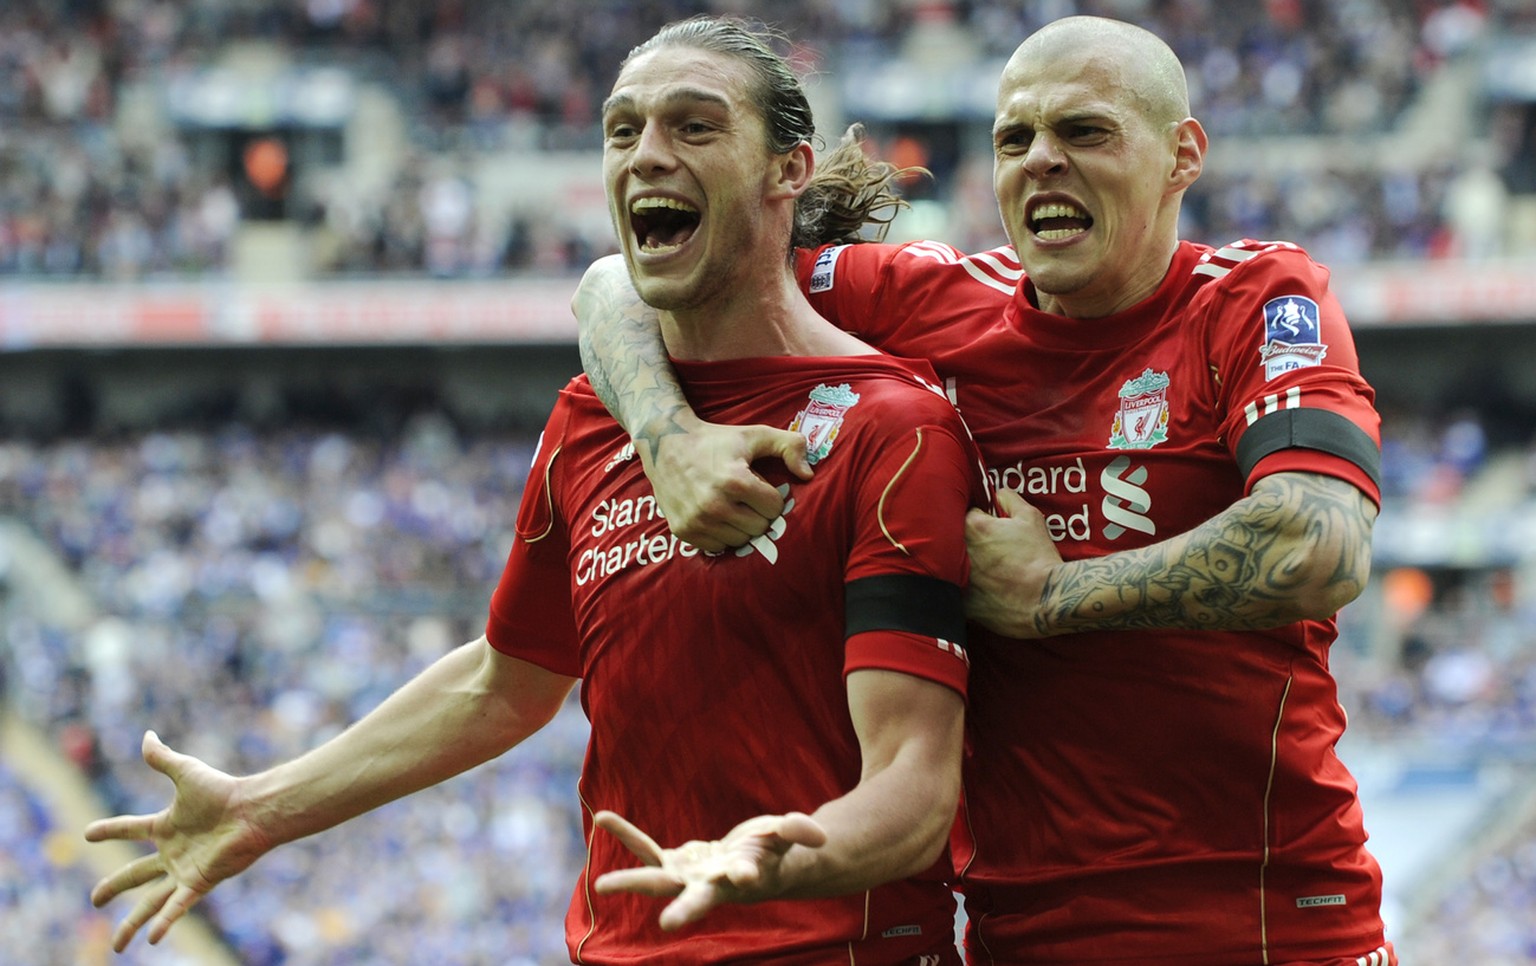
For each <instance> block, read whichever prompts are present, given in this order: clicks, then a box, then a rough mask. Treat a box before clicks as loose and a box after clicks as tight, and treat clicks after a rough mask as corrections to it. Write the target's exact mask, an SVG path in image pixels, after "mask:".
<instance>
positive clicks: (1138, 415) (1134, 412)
mask: <svg viewBox="0 0 1536 966" xmlns="http://www.w3.org/2000/svg"><path fill="white" fill-rule="evenodd" d="M1168 381H1169V380H1168V373H1166V372H1153V371H1152V370H1151V369H1147V370H1146V371H1145V372H1143V373H1142V374H1141V375H1139V376H1137V377H1136V378H1135V379H1128V380H1126V383H1125V385H1123V386H1121V387H1120V411H1119V412H1117V413H1115V422H1114V425H1113V426H1111V427H1110V428H1109V447H1110V449H1151V448H1152V447H1154V446H1156V445H1157V444H1158V443H1161V442H1163V441H1164V440H1166V439H1167V438H1168Z"/></svg>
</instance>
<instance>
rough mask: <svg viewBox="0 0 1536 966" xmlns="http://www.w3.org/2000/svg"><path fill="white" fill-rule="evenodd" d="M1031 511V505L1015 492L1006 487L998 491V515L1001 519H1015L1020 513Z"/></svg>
mask: <svg viewBox="0 0 1536 966" xmlns="http://www.w3.org/2000/svg"><path fill="white" fill-rule="evenodd" d="M1027 509H1029V503H1028V501H1026V500H1025V499H1024V498H1023V497H1022V496H1019V494H1018V492H1017V491H1015V490H1010V489H1008V488H1007V487H1006V486H1005V487H1003V488H1001V489H999V490H998V491H997V515H998V516H1000V517H1015V516H1018V515H1019V511H1021V510H1027Z"/></svg>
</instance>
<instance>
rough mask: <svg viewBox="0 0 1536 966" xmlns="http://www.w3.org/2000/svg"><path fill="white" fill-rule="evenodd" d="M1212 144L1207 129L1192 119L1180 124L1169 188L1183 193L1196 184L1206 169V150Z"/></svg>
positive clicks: (1175, 137) (1169, 177)
mask: <svg viewBox="0 0 1536 966" xmlns="http://www.w3.org/2000/svg"><path fill="white" fill-rule="evenodd" d="M1209 143H1210V141H1209V139H1208V138H1207V137H1206V136H1205V128H1203V127H1201V126H1200V122H1199V121H1197V120H1195V119H1194V118H1192V117H1186V118H1185V119H1184V120H1182V121H1180V122H1179V126H1178V129H1177V130H1176V131H1175V132H1174V155H1173V170H1172V171H1170V172H1169V174H1168V186H1169V187H1170V188H1171V189H1173V190H1175V191H1182V190H1184V189H1185V188H1188V187H1189V186H1190V185H1192V184H1194V183H1195V179H1196V178H1198V177H1200V172H1201V171H1203V170H1204V169H1205V149H1206V146H1207V145H1208V144H1209Z"/></svg>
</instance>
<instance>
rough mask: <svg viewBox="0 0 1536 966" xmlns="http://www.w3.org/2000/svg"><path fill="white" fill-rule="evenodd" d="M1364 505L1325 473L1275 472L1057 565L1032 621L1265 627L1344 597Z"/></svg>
mask: <svg viewBox="0 0 1536 966" xmlns="http://www.w3.org/2000/svg"><path fill="white" fill-rule="evenodd" d="M1374 519H1375V507H1374V506H1373V505H1372V504H1371V503H1370V501H1368V500H1367V499H1366V498H1365V496H1364V494H1362V493H1361V492H1360V491H1359V490H1358V489H1356V488H1355V487H1354V486H1353V485H1351V484H1349V483H1347V482H1345V481H1343V480H1337V479H1333V478H1331V477H1324V476H1315V475H1311V474H1304V473H1279V474H1275V475H1273V476H1268V477H1265V478H1264V479H1263V480H1260V481H1259V482H1258V483H1257V484H1255V486H1254V489H1253V492H1252V494H1250V495H1249V496H1248V497H1245V498H1244V499H1242V500H1240V501H1238V502H1237V503H1236V504H1233V506H1232V507H1231V508H1230V509H1228V510H1227V511H1225V512H1223V513H1221V514H1218V515H1217V516H1215V517H1213V518H1211V519H1210V520H1208V521H1206V522H1205V523H1204V524H1201V525H1200V526H1199V527H1196V528H1195V529H1194V530H1191V531H1189V532H1188V533H1185V534H1181V535H1180V536H1177V537H1174V538H1172V539H1169V540H1165V541H1163V542H1161V543H1158V544H1154V545H1152V546H1149V547H1143V548H1140V549H1136V550H1128V551H1122V552H1120V553H1113V554H1109V555H1108V556H1105V557H1100V558H1096V559H1087V560H1078V561H1073V562H1071V563H1069V564H1065V565H1063V566H1061V567H1059V568H1057V570H1056V572H1055V573H1054V574H1053V575H1052V577H1051V578H1050V579H1049V580H1048V581H1047V583H1046V586H1045V590H1044V592H1043V593H1042V599H1041V609H1040V611H1039V613H1038V614H1037V616H1036V620H1035V622H1036V627H1037V629H1038V630H1040V631H1041V633H1043V634H1044V633H1061V632H1062V631H1067V630H1088V629H1116V628H1126V629H1140V628H1154V627H1187V628H1200V629H1207V630H1240V629H1252V628H1261V627H1276V626H1279V625H1281V624H1288V623H1291V622H1292V621H1296V620H1300V619H1301V618H1303V617H1306V616H1309V612H1315V611H1316V610H1317V609H1318V607H1320V606H1323V605H1322V604H1320V603H1319V602H1331V601H1348V600H1352V599H1353V598H1354V597H1355V596H1357V595H1358V594H1359V593H1360V591H1361V590H1362V589H1363V587H1364V584H1365V580H1366V578H1367V577H1368V576H1369V573H1370V555H1371V554H1370V551H1371V527H1372V524H1373V522H1374Z"/></svg>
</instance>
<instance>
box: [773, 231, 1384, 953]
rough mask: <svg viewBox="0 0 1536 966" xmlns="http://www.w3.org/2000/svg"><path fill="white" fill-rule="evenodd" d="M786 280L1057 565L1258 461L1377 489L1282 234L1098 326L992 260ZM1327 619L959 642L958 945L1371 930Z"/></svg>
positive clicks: (1366, 415)
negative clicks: (1045, 537) (1019, 517)
mask: <svg viewBox="0 0 1536 966" xmlns="http://www.w3.org/2000/svg"><path fill="white" fill-rule="evenodd" d="M800 274H801V280H802V282H803V283H804V284H805V285H806V286H807V288H808V291H809V292H810V293H811V298H812V301H813V303H814V304H815V305H816V306H817V308H818V309H819V310H820V311H821V312H822V314H823V315H825V316H827V317H828V318H831V319H833V320H834V321H837V322H839V324H841V325H843V326H844V327H845V328H848V329H850V330H852V331H854V332H856V333H858V334H859V335H861V336H862V337H864V338H865V339H866V340H868V341H871V342H873V343H875V344H876V345H879V346H881V347H882V348H884V349H886V350H887V351H890V352H894V353H898V354H902V355H910V356H922V357H924V358H927V359H929V360H930V361H932V362H933V364H934V368H935V369H936V370H937V372H938V373H939V375H940V377H941V378H942V379H943V380H944V383H945V386H946V389H947V391H948V392H949V394H950V396H951V398H952V399H953V400H955V401H956V403H957V406H958V408H959V409H960V412H961V414H962V415H963V416H964V417H965V418H966V421H967V423H968V425H970V427H971V429H972V431H973V432H974V433H975V436H976V440H977V442H978V443H979V444H980V446H981V450H982V454H983V456H984V458H985V459H986V462H987V470H988V473H989V474H990V476H991V479H992V481H993V483H994V484H995V485H996V486H998V487H1005V486H1006V487H1010V488H1012V489H1014V490H1016V491H1018V492H1019V493H1020V494H1021V495H1023V496H1024V497H1025V498H1026V499H1027V500H1029V501H1030V502H1031V503H1032V504H1034V506H1036V507H1037V508H1038V509H1039V510H1040V511H1041V512H1042V513H1043V514H1044V515H1045V518H1046V521H1047V523H1048V526H1049V529H1050V531H1051V535H1052V537H1053V538H1054V540H1055V541H1056V545H1057V547H1058V549H1059V550H1060V551H1061V554H1062V556H1063V557H1064V558H1066V559H1069V560H1071V559H1077V558H1083V557H1091V556H1096V555H1102V554H1107V553H1112V552H1114V551H1116V550H1121V549H1126V548H1132V547H1139V546H1144V545H1147V544H1150V543H1154V542H1157V541H1160V540H1163V539H1165V538H1167V537H1171V536H1174V535H1176V534H1179V533H1182V532H1185V531H1187V530H1190V529H1192V528H1193V527H1195V526H1196V525H1198V524H1200V523H1202V522H1203V521H1205V520H1207V519H1209V518H1210V517H1212V516H1214V515H1216V514H1217V513H1219V512H1221V511H1222V510H1224V509H1226V508H1227V507H1228V506H1230V505H1231V504H1232V503H1233V502H1234V501H1236V500H1237V499H1239V498H1240V497H1242V496H1243V495H1244V493H1245V492H1246V491H1247V490H1248V488H1249V487H1251V486H1252V484H1253V482H1254V481H1255V480H1257V479H1258V478H1260V477H1262V476H1264V475H1266V474H1269V473H1275V472H1279V471H1289V470H1298V471H1306V472H1312V473H1322V474H1329V475H1332V476H1336V477H1340V478H1342V479H1345V480H1348V481H1350V482H1352V483H1354V484H1355V485H1356V486H1358V487H1359V488H1360V489H1361V490H1363V491H1364V492H1365V493H1366V494H1367V495H1368V496H1369V497H1370V498H1371V499H1373V500H1379V490H1378V485H1377V473H1378V462H1379V433H1378V419H1377V416H1376V413H1375V411H1374V409H1373V407H1372V399H1373V394H1372V391H1371V389H1370V387H1369V386H1368V385H1367V384H1366V383H1365V382H1364V381H1363V380H1362V379H1361V377H1360V375H1359V372H1358V364H1357V361H1356V356H1355V349H1354V344H1353V340H1352V338H1351V336H1350V333H1349V330H1348V327H1347V325H1346V323H1345V320H1344V316H1343V314H1342V312H1341V311H1340V309H1339V306H1338V304H1337V302H1336V301H1335V299H1334V297H1333V296H1332V295H1331V294H1330V293H1329V291H1328V286H1327V273H1326V271H1325V270H1324V269H1323V268H1321V267H1320V266H1318V265H1317V264H1315V263H1314V262H1313V261H1312V260H1311V259H1309V258H1308V257H1307V256H1306V254H1305V253H1304V252H1302V251H1301V250H1300V249H1298V248H1296V247H1295V246H1294V245H1290V244H1285V243H1260V242H1251V241H1245V242H1241V243H1238V244H1235V245H1232V246H1230V247H1227V248H1223V249H1220V250H1212V249H1209V248H1206V247H1203V246H1199V245H1193V244H1189V243H1185V244H1182V245H1181V246H1180V247H1179V249H1178V251H1177V253H1176V255H1175V257H1174V259H1173V263H1172V266H1171V267H1170V269H1169V271H1168V274H1167V276H1166V278H1165V279H1164V281H1163V283H1162V285H1161V287H1160V288H1159V289H1158V290H1157V292H1156V293H1155V294H1154V295H1152V296H1151V297H1150V298H1148V299H1147V300H1146V301H1144V302H1142V303H1141V304H1139V305H1136V306H1134V307H1132V308H1130V309H1128V310H1126V311H1125V312H1122V313H1120V314H1117V315H1113V316H1110V317H1107V318H1101V319H1070V318H1064V317H1061V316H1057V315H1051V314H1047V313H1043V312H1041V311H1039V310H1038V309H1037V308H1035V307H1034V305H1033V304H1032V301H1031V299H1032V296H1033V289H1032V288H1031V286H1030V285H1029V283H1028V281H1027V279H1024V278H1023V273H1022V271H1021V270H1020V267H1019V263H1018V261H1017V259H1016V258H1015V257H1014V255H1013V252H1012V250H1011V249H999V250H996V251H992V252H986V253H982V254H979V255H969V256H964V255H961V254H959V253H958V252H956V251H955V250H953V249H951V248H949V247H947V246H944V245H939V244H935V243H932V242H919V243H914V244H911V245H906V246H900V247H892V246H883V245H855V246H847V247H841V248H826V249H823V250H820V251H818V252H812V253H802V255H801V265H800ZM1335 634H1336V631H1335V626H1334V623H1333V622H1332V621H1303V622H1300V623H1296V624H1291V625H1289V626H1286V627H1281V628H1277V629H1274V630H1270V631H1253V632H1191V631H1179V630H1160V631H1134V632H1104V633H1083V634H1075V635H1066V636H1062V637H1056V638H1050V639H1047V640H1044V641H1031V642H1018V641H1004V640H1000V639H991V638H989V639H985V640H983V639H980V638H979V637H978V635H977V634H976V633H973V636H972V644H973V646H972V648H971V657H972V662H973V665H972V675H971V700H970V705H969V716H968V718H969V724H970V742H971V753H970V755H969V757H968V758H967V772H966V781H965V800H966V807H967V810H968V821H969V833H970V837H971V839H972V841H971V842H970V843H967V844H966V845H965V846H964V848H965V849H969V850H970V851H969V854H957V861H959V862H960V863H961V871H962V878H961V882H962V887H963V889H964V892H965V894H966V908H967V910H968V914H969V916H970V931H969V933H968V937H967V951H968V954H969V956H970V958H971V960H972V961H973V962H976V963H992V962H997V963H1004V962H1007V963H1025V962H1027V963H1080V962H1093V963H1103V964H1107V963H1135V964H1139V966H1154V964H1162V963H1170V964H1171V963H1178V964H1180V966H1201V964H1210V966H1233V964H1258V963H1285V962H1289V961H1296V960H1310V959H1320V958H1327V957H1329V956H1333V957H1341V956H1345V955H1348V956H1350V957H1351V958H1353V957H1354V956H1356V955H1361V954H1369V952H1370V951H1372V950H1375V949H1377V947H1379V946H1381V944H1382V941H1383V940H1382V923H1381V920H1380V917H1379V914H1378V908H1379V905H1380V872H1379V870H1378V868H1377V865H1376V862H1375V860H1374V859H1372V857H1371V856H1370V855H1369V854H1368V853H1367V852H1366V850H1365V847H1364V843H1365V839H1366V835H1365V831H1364V829H1363V827H1362V821H1361V814H1360V808H1359V804H1358V802H1357V799H1356V786H1355V782H1354V780H1353V778H1352V777H1351V776H1350V775H1349V773H1348V772H1347V771H1346V769H1345V768H1344V766H1343V765H1342V764H1341V763H1340V761H1339V759H1338V758H1337V757H1336V756H1335V754H1334V743H1335V742H1336V741H1337V740H1338V738H1339V736H1340V735H1341V733H1342V732H1343V730H1344V713H1343V711H1342V709H1341V708H1340V707H1339V704H1338V701H1337V698H1336V691H1335V686H1334V682H1333V679H1332V677H1331V676H1330V675H1329V672H1328V648H1329V645H1330V644H1331V643H1332V641H1333V639H1334V637H1335ZM960 851H962V849H961V846H960V844H959V838H958V837H957V853H959V852H960ZM1366 961H1367V960H1366V959H1362V960H1361V962H1366ZM1380 961H1381V962H1385V961H1386V960H1385V959H1384V958H1383V959H1381V960H1380Z"/></svg>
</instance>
